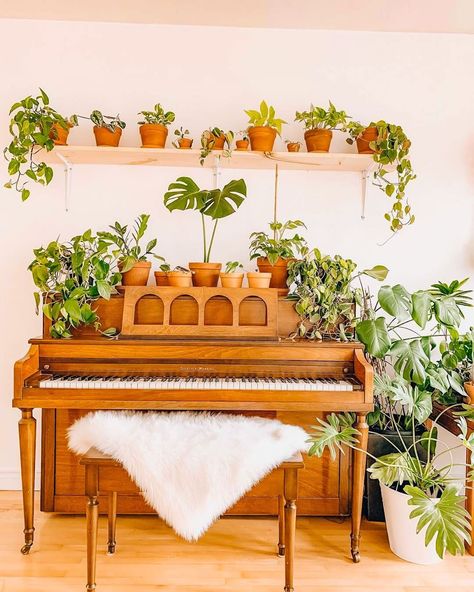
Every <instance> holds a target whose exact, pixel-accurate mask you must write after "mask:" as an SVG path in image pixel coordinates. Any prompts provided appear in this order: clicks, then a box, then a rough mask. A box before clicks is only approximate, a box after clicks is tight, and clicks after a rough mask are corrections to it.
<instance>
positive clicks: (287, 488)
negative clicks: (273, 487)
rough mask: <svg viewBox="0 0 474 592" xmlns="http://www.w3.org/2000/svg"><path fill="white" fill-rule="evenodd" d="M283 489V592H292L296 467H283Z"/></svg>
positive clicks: (296, 486)
mask: <svg viewBox="0 0 474 592" xmlns="http://www.w3.org/2000/svg"><path fill="white" fill-rule="evenodd" d="M283 491H284V496H285V592H293V591H294V587H293V571H294V566H293V563H294V557H295V534H296V498H297V492H298V469H285V472H284V476H283Z"/></svg>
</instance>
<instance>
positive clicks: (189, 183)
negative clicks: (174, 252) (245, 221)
mask: <svg viewBox="0 0 474 592" xmlns="http://www.w3.org/2000/svg"><path fill="white" fill-rule="evenodd" d="M246 196H247V185H246V184H245V181H244V180H243V179H234V180H232V181H229V183H227V184H226V185H225V186H224V187H223V188H222V189H200V188H199V187H198V185H197V184H196V183H195V182H194V181H193V180H192V179H191V178H190V177H179V178H178V179H176V181H174V182H173V183H171V184H170V185H169V187H168V191H167V192H166V193H165V195H164V204H165V206H166V207H167V208H168V210H169V211H170V212H174V211H175V210H183V211H184V210H192V211H195V212H199V214H200V216H201V224H202V239H203V262H204V263H209V261H210V257H211V251H212V246H213V244H214V238H215V235H216V230H217V225H218V222H219V220H221V219H222V218H227V217H228V216H230V215H232V214H234V213H235V212H236V211H237V210H238V208H239V207H240V206H241V205H242V203H243V201H244V199H245V198H246ZM206 218H210V219H211V223H212V230H211V236H210V239H209V240H208V234H209V231H208V230H207V229H206Z"/></svg>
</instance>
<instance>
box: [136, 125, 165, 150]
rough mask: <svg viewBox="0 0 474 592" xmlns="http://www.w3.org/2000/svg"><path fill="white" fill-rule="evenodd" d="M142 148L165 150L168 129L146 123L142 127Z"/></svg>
mask: <svg viewBox="0 0 474 592" xmlns="http://www.w3.org/2000/svg"><path fill="white" fill-rule="evenodd" d="M139 129H140V136H141V139H142V148H164V147H165V144H166V138H167V137H168V128H167V127H166V125H161V124H160V123H144V124H143V125H141V126H140V128H139Z"/></svg>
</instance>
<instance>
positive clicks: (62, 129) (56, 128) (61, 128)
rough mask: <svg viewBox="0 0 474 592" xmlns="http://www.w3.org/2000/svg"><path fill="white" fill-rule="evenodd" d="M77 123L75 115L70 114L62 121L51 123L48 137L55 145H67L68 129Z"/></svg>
mask: <svg viewBox="0 0 474 592" xmlns="http://www.w3.org/2000/svg"><path fill="white" fill-rule="evenodd" d="M76 125H79V124H78V121H77V115H71V116H70V117H68V118H67V119H66V120H65V124H64V123H62V122H61V123H53V125H52V127H51V131H50V132H49V137H50V138H51V140H53V142H54V145H55V146H67V139H68V136H69V132H70V130H71V129H72V128H73V127H75V126H76Z"/></svg>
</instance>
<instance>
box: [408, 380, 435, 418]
mask: <svg viewBox="0 0 474 592" xmlns="http://www.w3.org/2000/svg"><path fill="white" fill-rule="evenodd" d="M412 393H413V410H412V411H413V416H414V418H415V419H416V421H417V422H418V423H420V424H422V423H424V422H425V421H426V420H427V419H428V417H429V416H430V415H431V412H432V411H433V399H432V398H431V393H430V391H423V390H421V389H419V388H418V387H417V386H415V387H413V388H412Z"/></svg>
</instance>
